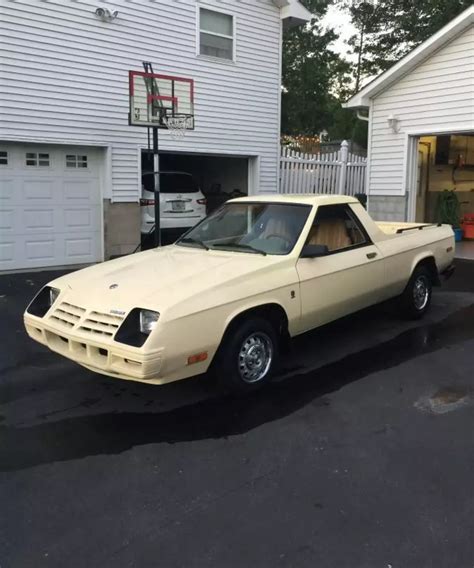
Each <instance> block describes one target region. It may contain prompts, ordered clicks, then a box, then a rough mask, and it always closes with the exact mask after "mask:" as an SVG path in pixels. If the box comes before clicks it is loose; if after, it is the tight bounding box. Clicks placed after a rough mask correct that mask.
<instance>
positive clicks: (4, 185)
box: [0, 173, 16, 207]
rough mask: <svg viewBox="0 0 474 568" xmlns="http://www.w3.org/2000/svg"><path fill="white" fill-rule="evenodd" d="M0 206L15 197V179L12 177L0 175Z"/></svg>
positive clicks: (10, 201)
mask: <svg viewBox="0 0 474 568" xmlns="http://www.w3.org/2000/svg"><path fill="white" fill-rule="evenodd" d="M0 175H1V173H0ZM0 181H1V183H0V206H1V207H3V206H4V205H5V204H6V203H12V202H13V200H14V198H15V181H16V180H15V179H14V178H12V177H0Z"/></svg>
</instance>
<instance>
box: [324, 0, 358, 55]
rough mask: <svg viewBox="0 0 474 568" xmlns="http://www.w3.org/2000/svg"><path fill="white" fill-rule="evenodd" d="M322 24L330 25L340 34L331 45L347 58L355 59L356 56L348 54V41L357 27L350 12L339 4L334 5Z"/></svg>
mask: <svg viewBox="0 0 474 568" xmlns="http://www.w3.org/2000/svg"><path fill="white" fill-rule="evenodd" d="M322 24H323V26H325V27H330V28H333V29H334V30H335V32H336V33H337V34H339V36H340V37H339V39H338V40H337V41H336V42H334V43H333V44H331V47H332V48H333V49H334V51H336V52H337V53H340V54H341V55H343V56H344V57H345V58H346V59H348V60H349V61H350V60H353V59H354V57H353V56H350V55H348V54H347V52H348V47H347V45H346V41H347V40H348V39H349V38H350V37H351V36H352V35H354V33H355V31H356V30H355V28H354V26H353V25H352V24H351V18H350V16H349V14H348V13H347V12H345V11H343V10H341V9H340V8H339V7H338V6H337V5H332V6H330V7H329V9H328V11H327V13H326V15H325V17H324V18H323V20H322Z"/></svg>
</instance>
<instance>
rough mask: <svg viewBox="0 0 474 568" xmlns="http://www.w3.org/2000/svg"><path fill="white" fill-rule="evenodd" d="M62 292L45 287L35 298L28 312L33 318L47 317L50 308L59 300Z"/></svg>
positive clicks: (27, 309)
mask: <svg viewBox="0 0 474 568" xmlns="http://www.w3.org/2000/svg"><path fill="white" fill-rule="evenodd" d="M60 293H61V290H59V289H58V288H53V287H52V286H45V287H44V288H42V289H41V290H40V291H39V292H38V294H36V296H35V297H34V298H33V300H32V301H31V303H30V305H29V306H28V307H27V308H26V311H27V312H28V313H29V314H32V315H33V316H36V317H39V318H42V317H44V316H45V315H46V313H47V311H48V310H49V308H50V307H51V306H52V305H53V304H54V302H55V301H56V300H57V299H58V296H59V294H60Z"/></svg>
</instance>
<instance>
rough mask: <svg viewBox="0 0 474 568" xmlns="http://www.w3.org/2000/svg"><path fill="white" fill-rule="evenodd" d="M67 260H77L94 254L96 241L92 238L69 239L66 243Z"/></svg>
mask: <svg viewBox="0 0 474 568" xmlns="http://www.w3.org/2000/svg"><path fill="white" fill-rule="evenodd" d="M64 245H65V251H64V254H65V256H66V258H69V259H77V258H78V257H89V256H91V255H92V254H94V241H93V239H92V238H91V237H83V238H81V237H76V238H74V237H67V238H66V239H65V241H64Z"/></svg>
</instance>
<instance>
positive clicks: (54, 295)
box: [49, 288, 61, 307]
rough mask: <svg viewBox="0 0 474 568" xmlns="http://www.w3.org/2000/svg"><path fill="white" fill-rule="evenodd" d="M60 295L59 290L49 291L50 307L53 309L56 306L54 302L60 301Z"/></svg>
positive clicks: (52, 289)
mask: <svg viewBox="0 0 474 568" xmlns="http://www.w3.org/2000/svg"><path fill="white" fill-rule="evenodd" d="M60 293H61V291H60V290H58V289H57V288H50V289H49V307H51V306H52V305H53V304H54V302H55V301H56V300H57V299H58V296H59V294H60Z"/></svg>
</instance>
